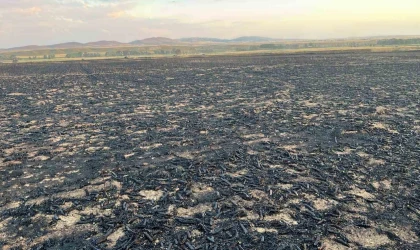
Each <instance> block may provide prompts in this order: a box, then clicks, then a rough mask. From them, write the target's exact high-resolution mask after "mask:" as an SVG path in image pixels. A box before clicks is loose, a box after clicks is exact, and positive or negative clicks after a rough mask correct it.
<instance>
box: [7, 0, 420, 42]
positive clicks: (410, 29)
mask: <svg viewBox="0 0 420 250" xmlns="http://www.w3.org/2000/svg"><path fill="white" fill-rule="evenodd" d="M382 35H420V0H348V1H347V0H137V1H135V0H0V48H9V47H16V46H23V45H33V44H36V45H47V44H55V43H62V42H71V41H76V42H92V41H98V40H117V41H120V42H130V41H133V40H136V39H143V38H148V37H156V36H164V37H169V38H181V37H216V38H235V37H239V36H266V37H272V38H281V39H291V38H296V39H301V38H306V39H324V38H345V37H363V36H382Z"/></svg>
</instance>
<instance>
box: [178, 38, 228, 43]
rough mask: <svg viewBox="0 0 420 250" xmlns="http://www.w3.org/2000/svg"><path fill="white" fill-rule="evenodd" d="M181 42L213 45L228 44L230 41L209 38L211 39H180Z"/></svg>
mask: <svg viewBox="0 0 420 250" xmlns="http://www.w3.org/2000/svg"><path fill="white" fill-rule="evenodd" d="M178 41H180V42H185V43H200V42H211V43H227V42H229V41H230V40H228V39H219V38H209V37H186V38H181V39H178Z"/></svg>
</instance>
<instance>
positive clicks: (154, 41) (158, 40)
mask: <svg viewBox="0 0 420 250" xmlns="http://www.w3.org/2000/svg"><path fill="white" fill-rule="evenodd" d="M174 43H177V40H173V39H170V38H167V37H151V38H146V39H142V40H135V41H132V42H130V44H133V45H166V44H174Z"/></svg>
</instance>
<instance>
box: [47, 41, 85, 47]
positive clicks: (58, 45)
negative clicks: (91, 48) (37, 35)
mask: <svg viewBox="0 0 420 250" xmlns="http://www.w3.org/2000/svg"><path fill="white" fill-rule="evenodd" d="M42 47H44V48H46V49H50V48H51V49H72V48H81V47H83V43H77V42H69V43H59V44H53V45H48V46H42Z"/></svg>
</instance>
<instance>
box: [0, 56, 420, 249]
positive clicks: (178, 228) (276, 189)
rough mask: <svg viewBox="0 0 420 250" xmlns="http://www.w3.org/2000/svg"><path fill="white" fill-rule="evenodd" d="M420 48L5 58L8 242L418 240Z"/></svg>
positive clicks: (13, 245)
mask: <svg viewBox="0 0 420 250" xmlns="http://www.w3.org/2000/svg"><path fill="white" fill-rule="evenodd" d="M418 72H420V53H389V54H386V53H380V54H369V53H364V54H317V55H287V56H286V55H285V56H253V57H210V58H184V59H181V58H170V59H169V58H168V59H158V60H150V61H135V60H126V61H123V60H120V61H91V62H87V61H80V62H63V63H50V64H43V63H37V64H17V65H11V64H4V65H0V88H1V91H0V150H1V151H0V183H1V185H0V247H2V248H3V249H188V250H193V249H212V250H213V249H378V248H382V249H419V248H420V241H419V237H420V221H419V220H420V188H419V185H420V171H419V170H420V165H419V159H420V145H419V139H420V138H419V133H420V115H419V105H420V103H419V102H420V101H419V99H420V78H419V73H418Z"/></svg>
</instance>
